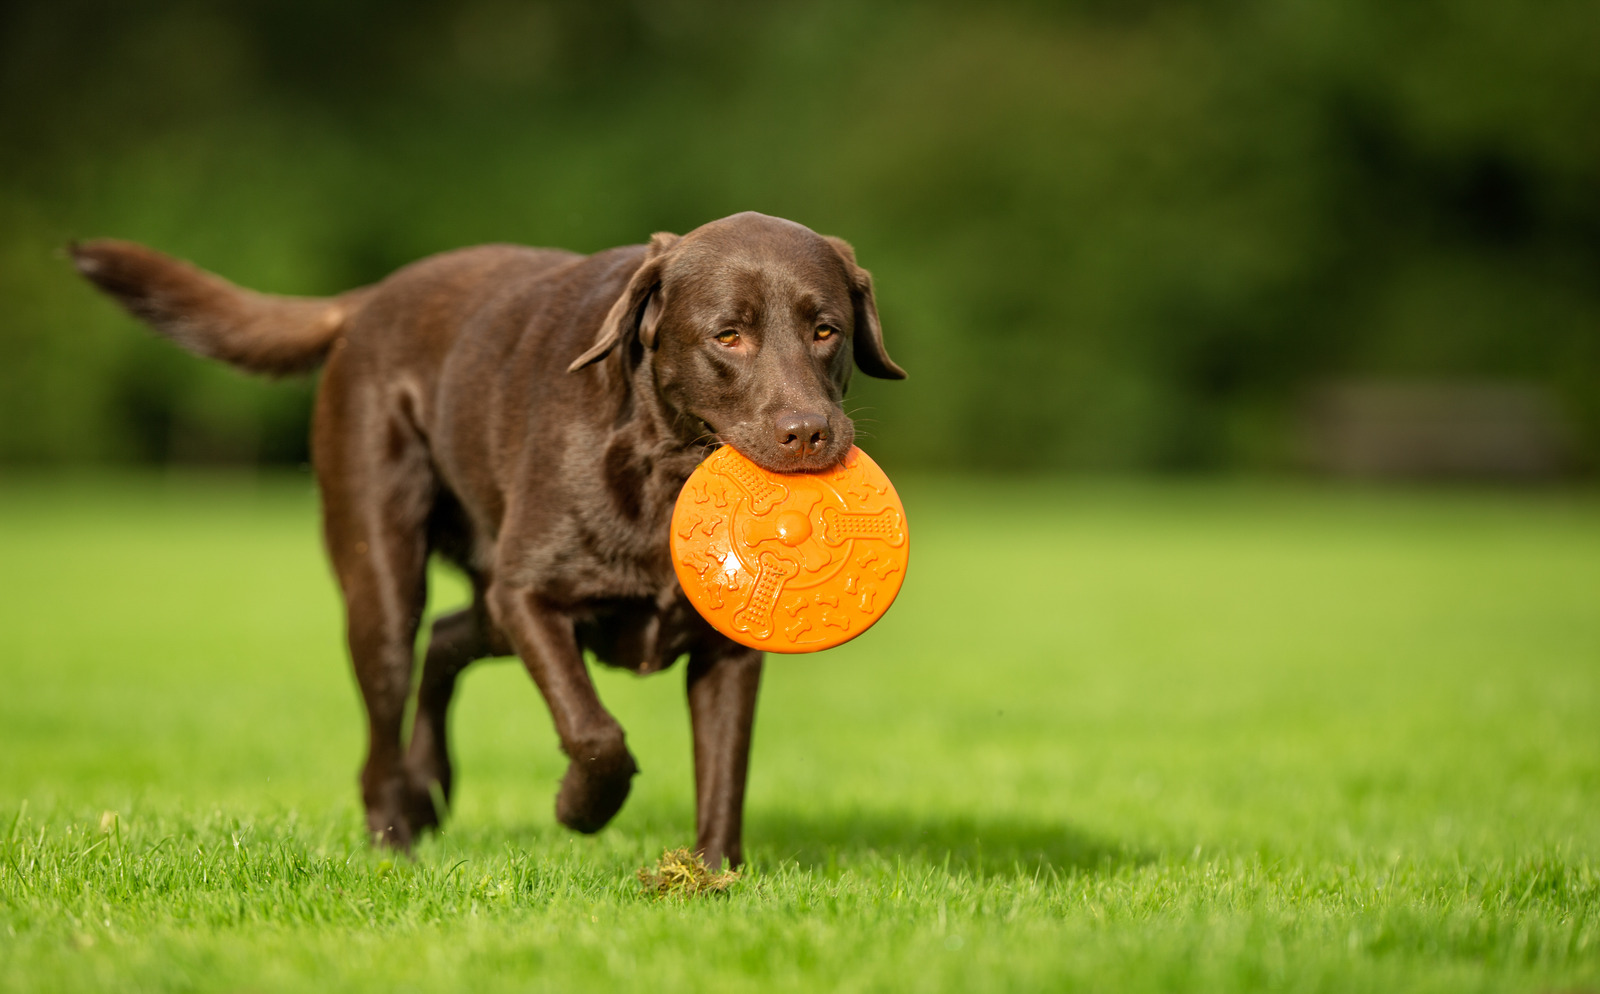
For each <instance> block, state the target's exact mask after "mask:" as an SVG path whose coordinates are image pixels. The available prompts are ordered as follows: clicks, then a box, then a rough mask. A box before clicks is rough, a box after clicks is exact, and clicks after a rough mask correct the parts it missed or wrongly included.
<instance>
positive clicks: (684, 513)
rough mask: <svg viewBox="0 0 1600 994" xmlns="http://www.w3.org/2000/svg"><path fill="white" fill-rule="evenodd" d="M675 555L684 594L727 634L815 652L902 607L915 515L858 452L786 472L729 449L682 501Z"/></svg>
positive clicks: (695, 478) (696, 478)
mask: <svg viewBox="0 0 1600 994" xmlns="http://www.w3.org/2000/svg"><path fill="white" fill-rule="evenodd" d="M672 554H673V566H674V569H675V570H676V571H677V573H678V579H679V581H680V582H681V583H682V585H683V588H684V592H685V593H686V595H687V596H688V598H689V600H690V602H691V603H692V604H693V605H694V607H695V609H696V610H697V611H699V612H700V614H701V615H702V616H703V617H705V619H706V620H707V621H708V622H710V623H711V625H712V626H713V627H714V628H716V629H717V630H718V631H720V632H722V633H723V634H724V635H727V636H728V637H729V638H732V639H733V640H734V641H736V642H740V643H742V644H744V645H748V646H752V647H755V648H760V649H767V650H770V651H774V652H813V651H816V650H818V649H826V648H829V647H832V646H835V645H838V644H840V643H842V642H845V641H848V640H849V639H851V638H853V637H855V636H856V635H859V634H860V633H861V632H863V631H865V630H866V629H867V628H868V627H870V626H871V625H872V624H873V623H874V622H876V621H877V619H878V618H880V617H882V616H883V613H884V612H885V611H886V610H888V607H889V605H890V604H891V603H892V602H893V601H894V598H895V595H896V594H898V593H899V590H900V585H901V582H902V581H903V580H904V577H905V568H906V563H907V554H908V547H907V532H906V525H905V510H904V508H903V507H902V505H901V503H900V499H899V495H898V494H896V493H895V492H894V487H893V486H892V485H891V484H890V483H889V480H888V477H886V476H885V475H884V473H883V471H882V470H881V469H879V468H878V466H877V464H876V463H874V462H873V461H872V459H871V458H870V457H868V456H867V455H866V453H864V452H862V451H861V450H860V449H856V448H852V449H851V450H850V452H849V453H848V454H847V455H846V456H845V458H844V460H843V462H842V463H841V464H840V465H839V466H838V467H836V468H834V469H833V470H829V471H827V472H824V473H816V474H782V475H779V474H774V473H769V472H767V471H766V470H764V469H762V468H761V467H759V466H757V465H756V464H755V463H753V462H751V461H750V460H749V459H747V458H745V457H744V456H743V455H741V454H740V453H739V452H738V451H737V450H734V449H732V448H731V447H728V446H724V447H723V448H721V449H718V450H717V451H716V452H714V453H712V455H711V456H709V457H707V459H706V461H705V462H703V463H702V464H701V465H700V467H699V468H697V469H696V470H695V472H694V473H693V474H692V475H691V476H690V477H689V480H688V482H687V483H686V484H685V485H684V488H683V492H682V494H680V495H679V498H678V504H677V506H676V508H675V509H674V511H673V520H672Z"/></svg>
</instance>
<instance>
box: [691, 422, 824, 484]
mask: <svg viewBox="0 0 1600 994" xmlns="http://www.w3.org/2000/svg"><path fill="white" fill-rule="evenodd" d="M696 420H698V421H699V422H700V428H701V431H700V434H699V437H698V438H696V440H695V443H694V444H696V445H699V446H701V447H703V448H704V449H705V450H706V454H707V455H709V454H710V453H711V452H712V451H714V450H716V449H718V448H721V447H722V446H724V445H729V446H732V447H733V448H735V449H737V450H738V451H739V454H740V455H742V456H744V457H745V458H746V459H749V460H750V461H751V462H753V463H755V464H756V465H757V466H760V467H761V468H762V469H764V470H766V471H767V472H769V473H784V474H791V473H792V474H800V473H826V472H828V471H829V470H832V469H834V468H835V467H837V466H838V465H839V464H840V463H842V462H844V458H845V456H847V455H849V453H850V449H851V447H852V446H853V445H854V438H855V432H854V430H853V429H854V426H853V425H851V424H850V423H849V422H848V421H846V423H845V426H844V431H843V432H842V433H839V434H842V435H843V436H844V437H843V438H840V437H838V434H836V435H835V436H834V437H832V438H830V439H829V440H828V441H827V442H826V443H825V444H824V445H823V446H822V447H821V448H820V449H818V450H817V451H815V452H811V453H807V454H804V455H799V456H797V455H794V454H792V453H788V452H783V451H781V450H778V451H773V450H775V449H777V448H778V447H777V446H776V445H775V444H768V445H762V444H760V443H761V437H760V435H759V434H758V433H757V432H756V431H754V430H752V429H753V428H754V426H752V425H734V426H732V427H730V428H725V429H718V428H717V427H715V426H714V425H712V424H711V423H710V422H708V421H706V420H705V419H703V418H697V419H696ZM741 429H742V430H741Z"/></svg>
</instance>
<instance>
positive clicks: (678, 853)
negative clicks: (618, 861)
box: [638, 849, 739, 897]
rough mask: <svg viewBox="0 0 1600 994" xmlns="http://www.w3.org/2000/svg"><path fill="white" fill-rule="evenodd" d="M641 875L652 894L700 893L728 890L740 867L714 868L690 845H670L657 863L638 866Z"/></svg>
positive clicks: (686, 894) (681, 895)
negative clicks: (678, 846)
mask: <svg viewBox="0 0 1600 994" xmlns="http://www.w3.org/2000/svg"><path fill="white" fill-rule="evenodd" d="M638 876H639V883H641V884H643V885H644V892H645V893H646V894H647V895H649V896H651V897H697V896H699V895H701V894H722V893H726V892H727V890H728V888H729V887H732V886H733V883H734V881H735V880H738V879H739V871H738V870H717V871H713V870H711V869H710V868H709V867H707V866H706V863H705V860H703V859H701V858H700V857H699V856H697V855H696V854H694V853H692V852H690V851H689V850H687V849H668V850H667V851H666V852H664V853H662V854H661V858H660V859H658V860H656V865H655V866H641V867H639V873H638Z"/></svg>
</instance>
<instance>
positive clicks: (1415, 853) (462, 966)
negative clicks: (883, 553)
mask: <svg viewBox="0 0 1600 994" xmlns="http://www.w3.org/2000/svg"><path fill="white" fill-rule="evenodd" d="M901 482H903V483H904V486H903V495H904V496H905V498H906V501H907V504H908V506H909V509H910V514H911V521H912V528H913V543H914V557H913V563H912V570H911V574H910V576H909V578H908V580H907V583H906V586H905V589H904V591H903V593H902V595H901V600H900V602H899V603H898V604H897V605H896V606H895V609H894V610H893V611H892V612H891V613H890V615H889V616H888V617H887V619H886V620H885V621H884V622H883V623H882V624H880V625H879V626H878V627H877V628H876V629H874V630H873V631H872V632H871V633H869V634H868V635H866V636H864V637H862V638H860V639H858V640H856V641H855V642H853V643H851V644H849V645H847V646H845V647H843V648H840V649H837V650H834V651H832V652H828V653H824V654H820V655H817V656H808V657H787V658H775V659H773V660H771V661H770V663H769V666H768V673H767V677H766V686H765V688H764V692H763V697H762V704H761V712H760V716H759V719H758V725H757V739H756V746H755V757H754V762H753V774H752V785H751V791H750V797H749V809H748V824H747V840H748V851H749V852H750V855H751V860H752V862H751V867H750V871H749V872H748V873H747V874H746V876H745V877H744V879H742V880H741V881H740V882H739V883H737V884H736V885H735V886H734V888H733V890H732V892H731V893H730V894H729V895H728V896H726V897H718V898H702V899H696V900H693V901H678V900H668V901H658V900H653V899H647V898H644V897H641V896H640V895H639V884H638V882H637V881H636V880H635V878H634V871H635V870H636V869H637V868H638V867H639V866H641V865H643V864H645V863H648V862H650V861H652V860H653V859H654V858H655V857H657V856H659V855H660V854H661V852H662V850H663V849H664V848H667V847H675V846H679V845H682V844H685V843H687V842H690V841H692V823H693V808H692V789H691V778H690V767H689V741H688V730H687V718H686V713H685V707H684V704H683V697H682V683H681V680H682V674H681V672H679V671H677V670H674V671H670V672H669V673H668V674H666V675H663V676H657V677H652V678H646V679H637V678H634V677H631V676H629V675H627V674H616V673H601V674H599V676H598V679H599V681H600V684H601V692H602V695H603V696H604V698H605V699H606V700H607V701H608V702H609V703H610V704H611V706H612V707H613V709H614V710H615V712H616V713H617V714H618V716H619V717H620V718H621V720H622V722H623V724H624V725H625V726H626V727H627V729H628V733H629V741H630V743H631V745H632V746H633V749H634V751H635V753H636V754H637V755H638V756H639V759H640V763H641V765H642V766H643V768H644V773H643V775H642V776H641V777H639V778H638V780H637V781H636V786H635V792H634V796H633V797H632V799H631V800H630V801H629V804H628V806H627V807H626V808H625V809H624V811H623V813H622V814H621V815H620V816H619V818H618V819H617V821H616V822H615V824H614V825H613V826H612V827H610V828H609V829H607V830H606V831H605V832H604V833H602V834H601V835H599V836H598V837H595V838H581V837H577V836H574V835H571V834H569V833H566V832H565V831H563V830H561V829H559V828H558V827H557V826H555V824H554V820H553V817H552V814H551V807H552V796H553V792H554V789H555V785H556V781H557V779H558V778H559V776H560V774H561V772H562V769H563V761H562V757H561V756H560V754H559V753H558V751H557V749H556V745H555V739H554V735H553V733H552V730H551V727H550V721H549V718H548V716H547V715H546V713H545V711H544V709H543V706H542V704H541V703H540V702H539V700H538V698H537V696H536V694H535V692H534V690H533V689H532V686H531V684H530V683H529V681H528V679H527V678H526V676H525V675H524V674H523V673H522V671H521V669H520V667H518V666H516V665H515V664H514V663H505V662H499V663H486V664H482V665H481V666H480V667H479V668H477V669H474V670H473V671H472V672H470V673H469V674H468V676H467V677H466V679H465V681H464V687H463V692H462V698H461V699H460V701H459V703H458V705H457V708H456V713H455V722H456V733H455V739H456V747H457V752H458V757H459V768H460V781H459V796H458V806H457V810H456V812H455V815H454V818H453V820H452V821H451V822H450V824H449V827H448V829H447V831H446V832H445V833H444V834H443V835H442V836H441V837H438V838H436V839H432V840H430V841H428V842H427V843H426V844H425V845H423V846H422V847H421V849H420V850H419V852H418V854H417V859H416V860H415V861H414V862H410V861H406V860H403V859H402V860H391V859H389V858H387V857H385V856H384V855H383V854H381V853H374V852H371V851H369V849H368V848H367V846H366V844H365V842H364V840H363V838H362V835H361V832H360V826H361V818H360V815H359V812H358V810H357V806H356V790H355V770H356V766H357V765H358V763H359V760H360V752H361V721H360V710H359V704H358V700H357V697H356V693H355V690H354V686H353V682H352V679H351V677H350V675H349V672H348V664H347V663H346V661H345V659H344V657H343V651H342V648H341V635H340V621H339V614H338V608H337V603H336V600H335V597H334V593H333V589H332V585H331V582H330V581H329V578H328V575H327V571H326V568H325V567H324V565H323V564H322V561H321V558H320V553H319V549H318V546H317V537H316V536H317V526H316V523H315V511H314V503H313V500H312V497H311V494H310V490H309V484H308V483H307V481H306V480H305V479H304V478H296V479H266V480H258V481H250V480H239V479H236V480H232V481H228V480H221V479H205V478H199V479H184V478H169V479H166V480H161V479H153V478H133V479H128V478H98V477H95V478H86V479H80V480H76V481H73V480H65V481H63V480H31V481H30V480H16V479H13V480H11V481H10V482H9V484H5V485H3V486H0V550H3V551H0V555H3V563H4V567H5V568H4V570H3V571H0V605H3V607H0V622H3V625H4V631H5V634H6V639H5V646H4V648H5V651H4V653H3V654H0V989H5V990H17V991H25V990H26V991H32V990H60V989H115V990H119V991H122V990H240V991H277V990H292V989H316V990H338V989H351V990H368V989H371V990H384V991H390V990H460V991H474V992H476V991H496V990H552V991H572V990H585V989H594V990H610V989H643V990H648V991H651V992H653V994H668V992H674V991H706V990H752V991H754V990H762V991H766V990H777V991H802V990H807V991H809V990H890V989H892V990H914V991H942V990H947V991H975V990H1007V989H1010V990H1040V989H1047V990H1056V989H1061V990H1068V989H1086V990H1102V991H1144V990H1208V991H1210V990H1218V991H1227V990H1296V991H1298V990H1308V991H1309V990H1327V991H1353V990H1380V991H1392V990H1431V991H1451V992H1455V991H1474V990H1497V991H1498V990H1511V991H1524V990H1525V991H1557V990H1559V991H1571V990H1597V989H1600V502H1597V501H1596V500H1595V499H1594V498H1593V497H1592V496H1571V495H1566V496H1562V495H1551V494H1542V495H1541V494H1524V495H1514V494H1513V495H1488V494H1477V495H1463V494H1450V493H1389V494H1377V493H1366V492H1355V491H1346V492H1315V491H1305V490H1298V489H1293V488H1282V487H1270V486H1226V487H1224V486H1200V485H1193V486H1174V487H1167V488H1156V487H1138V486H1120V485H1091V484H1077V485H1068V484H1051V483H1021V482H1008V481H1003V480H995V481H987V482H979V481H969V482H959V481H935V480H917V479H908V480H905V481H901ZM459 593H460V586H459V584H458V583H456V582H454V581H453V580H450V579H449V578H441V580H440V583H439V584H438V585H437V586H436V599H435V600H436V603H437V604H439V605H440V606H441V607H448V606H449V604H450V602H451V601H452V600H454V599H455V598H456V597H458V596H459Z"/></svg>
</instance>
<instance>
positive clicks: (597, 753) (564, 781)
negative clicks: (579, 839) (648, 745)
mask: <svg viewBox="0 0 1600 994" xmlns="http://www.w3.org/2000/svg"><path fill="white" fill-rule="evenodd" d="M638 772H639V766H638V764H637V763H635V762H634V761H633V754H632V753H630V752H628V749H627V747H626V746H623V745H621V744H620V743H618V744H617V745H616V746H615V747H613V748H610V749H604V750H592V751H591V750H583V751H581V752H579V753H578V755H576V756H574V757H573V759H572V762H571V763H570V764H568V766H567V775H566V776H564V777H562V778H561V790H560V791H559V792H558V793H557V794H556V818H557V820H559V821H560V822H561V824H563V825H565V826H567V827H568V828H570V829H572V830H574V831H577V832H583V833H584V834H591V833H594V832H598V831H600V830H601V829H602V828H605V827H606V823H607V822H609V821H610V820H611V819H612V818H613V817H614V816H615V815H616V813H617V812H618V811H620V810H622V802H623V801H626V800H627V799H628V790H629V788H630V787H631V786H632V780H633V775H634V774H635V773H638Z"/></svg>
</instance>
